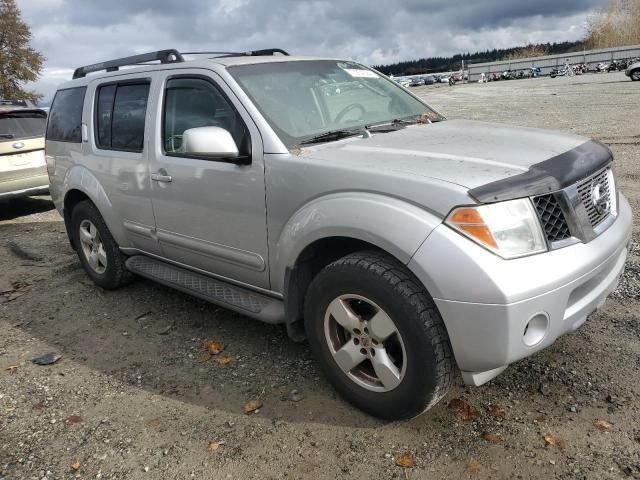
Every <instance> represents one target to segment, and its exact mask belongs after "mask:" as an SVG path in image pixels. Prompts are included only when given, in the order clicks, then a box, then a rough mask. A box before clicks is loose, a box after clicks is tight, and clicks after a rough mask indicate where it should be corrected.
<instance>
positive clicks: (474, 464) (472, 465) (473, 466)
mask: <svg viewBox="0 0 640 480" xmlns="http://www.w3.org/2000/svg"><path fill="white" fill-rule="evenodd" d="M481 466H482V465H480V462H479V461H477V460H474V459H473V458H472V459H471V460H469V462H467V470H469V471H470V472H477V471H478V470H480V467H481Z"/></svg>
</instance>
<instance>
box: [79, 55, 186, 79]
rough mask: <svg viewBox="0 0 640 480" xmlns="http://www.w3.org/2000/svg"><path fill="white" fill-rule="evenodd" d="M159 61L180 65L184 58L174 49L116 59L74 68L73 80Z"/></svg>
mask: <svg viewBox="0 0 640 480" xmlns="http://www.w3.org/2000/svg"><path fill="white" fill-rule="evenodd" d="M155 61H159V62H160V63H180V62H184V58H183V57H182V55H181V54H180V52H178V51H177V50H174V49H169V50H158V51H157V52H150V53H143V54H141V55H133V56H131V57H124V58H118V59H116V60H109V61H108V62H101V63H94V64H93V65H86V66H84V67H79V68H76V69H75V71H74V72H73V78H74V79H75V78H81V77H86V75H87V73H92V72H99V71H102V70H106V71H107V72H116V71H118V70H119V69H120V67H124V66H127V65H136V64H141V63H143V64H144V63H147V62H155Z"/></svg>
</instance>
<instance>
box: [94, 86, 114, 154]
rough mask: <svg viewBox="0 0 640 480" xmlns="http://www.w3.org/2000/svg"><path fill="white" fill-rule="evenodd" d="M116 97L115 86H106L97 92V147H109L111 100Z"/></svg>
mask: <svg viewBox="0 0 640 480" xmlns="http://www.w3.org/2000/svg"><path fill="white" fill-rule="evenodd" d="M115 96H116V86H115V85H108V86H106V87H102V88H100V89H99V90H98V104H97V106H96V115H97V117H96V123H97V127H96V130H97V134H98V138H97V140H96V143H97V144H98V146H99V147H107V148H109V147H110V146H111V115H112V113H113V99H114V98H115Z"/></svg>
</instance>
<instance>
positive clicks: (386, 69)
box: [374, 41, 584, 75]
mask: <svg viewBox="0 0 640 480" xmlns="http://www.w3.org/2000/svg"><path fill="white" fill-rule="evenodd" d="M583 47H584V42H582V41H578V42H560V43H542V44H536V45H526V46H524V47H513V48H494V49H492V50H485V51H482V52H476V53H463V54H456V55H452V56H450V57H429V58H421V59H419V60H408V61H404V62H398V63H393V64H390V65H377V66H375V67H374V68H375V69H376V70H378V71H380V72H382V73H384V74H385V75H390V74H393V75H417V74H423V73H431V72H451V71H455V70H460V68H461V66H462V60H464V63H465V64H467V63H485V62H495V61H498V60H515V59H517V58H528V57H538V56H541V55H554V54H563V53H569V52H577V51H581V50H582V49H583Z"/></svg>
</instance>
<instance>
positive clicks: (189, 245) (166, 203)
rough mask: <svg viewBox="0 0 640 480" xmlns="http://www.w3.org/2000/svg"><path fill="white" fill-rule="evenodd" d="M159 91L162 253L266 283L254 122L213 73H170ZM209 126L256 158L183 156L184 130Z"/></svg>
mask: <svg viewBox="0 0 640 480" xmlns="http://www.w3.org/2000/svg"><path fill="white" fill-rule="evenodd" d="M212 76H213V77H214V78H212ZM159 90H160V91H157V92H156V94H157V95H156V98H157V99H158V101H157V102H155V104H156V106H155V108H156V110H157V114H156V115H155V116H154V117H153V118H155V119H156V122H157V123H156V127H155V128H154V129H153V130H154V131H155V132H156V133H155V134H154V138H153V140H152V143H153V145H152V148H151V152H152V154H151V155H150V157H151V158H150V165H149V168H150V173H151V175H152V181H151V198H152V203H153V211H154V215H155V219H156V229H157V238H158V241H159V243H160V247H161V251H162V254H163V256H165V257H166V258H167V259H169V260H172V261H174V262H179V263H181V264H184V265H188V266H191V267H193V268H197V269H199V270H204V271H206V272H209V273H212V274H215V275H217V276H221V277H224V278H228V279H231V280H235V281H237V282H242V283H246V284H249V285H254V286H257V287H262V288H268V287H269V274H268V266H267V259H268V251H267V229H266V205H265V182H264V163H263V161H264V159H263V151H262V142H261V137H260V135H259V132H258V130H257V128H256V126H255V124H254V123H253V122H252V121H251V118H250V117H249V115H248V114H247V112H246V110H244V108H242V105H241V104H240V103H239V102H238V100H237V98H236V97H235V96H234V95H233V92H232V91H231V90H230V89H229V88H228V86H227V85H226V84H224V82H223V81H221V80H220V79H219V78H218V77H217V76H216V75H215V74H214V73H213V72H211V71H201V70H181V71H180V74H179V75H176V74H175V72H167V73H166V75H165V77H164V78H163V81H162V82H161V87H160V89H159ZM205 126H217V127H221V128H224V129H225V130H227V131H229V133H231V135H232V137H233V138H234V140H235V142H236V145H237V146H238V150H239V151H240V154H241V155H248V156H250V158H251V163H250V164H248V165H238V164H234V163H231V162H230V161H229V160H224V159H219V158H218V159H217V158H202V157H194V156H188V155H186V154H184V153H181V151H182V150H181V145H182V134H183V133H184V131H185V130H188V129H190V128H197V127H205Z"/></svg>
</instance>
